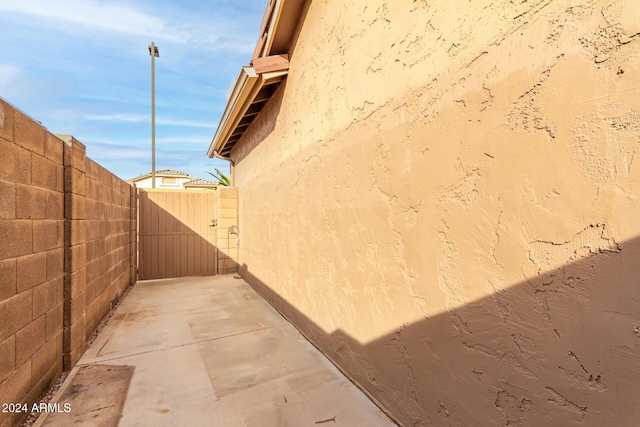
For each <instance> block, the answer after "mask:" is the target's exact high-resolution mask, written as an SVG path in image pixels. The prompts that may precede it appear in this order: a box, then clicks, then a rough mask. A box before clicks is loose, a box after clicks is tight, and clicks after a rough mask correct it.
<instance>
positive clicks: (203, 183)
mask: <svg viewBox="0 0 640 427" xmlns="http://www.w3.org/2000/svg"><path fill="white" fill-rule="evenodd" d="M182 185H183V186H184V187H185V188H186V187H198V188H213V187H218V185H220V184H218V183H217V182H213V181H209V180H206V179H194V180H192V181H189V182H185V183H184V184H182Z"/></svg>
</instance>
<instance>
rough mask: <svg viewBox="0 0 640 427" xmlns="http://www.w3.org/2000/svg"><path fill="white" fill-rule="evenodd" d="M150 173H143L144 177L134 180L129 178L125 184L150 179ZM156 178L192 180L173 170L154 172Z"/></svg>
mask: <svg viewBox="0 0 640 427" xmlns="http://www.w3.org/2000/svg"><path fill="white" fill-rule="evenodd" d="M151 175H152V173H151V172H149V173H145V174H144V175H140V176H137V177H135V178H131V179H130V180H128V181H127V182H135V181H140V180H141V179H145V178H149V177H151ZM156 177H180V178H192V177H191V175H189V174H188V173H184V172H180V171H177V170H175V169H163V170H161V171H156Z"/></svg>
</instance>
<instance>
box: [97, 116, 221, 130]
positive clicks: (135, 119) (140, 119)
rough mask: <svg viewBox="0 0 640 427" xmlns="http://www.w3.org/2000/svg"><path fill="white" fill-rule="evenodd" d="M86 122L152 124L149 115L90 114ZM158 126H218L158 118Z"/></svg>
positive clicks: (209, 123) (208, 127)
mask: <svg viewBox="0 0 640 427" xmlns="http://www.w3.org/2000/svg"><path fill="white" fill-rule="evenodd" d="M85 119H86V120H98V121H109V122H129V123H140V122H149V123H150V122H151V116H150V115H148V114H90V115H88V116H86V117H85ZM156 124H157V125H166V126H179V127H193V128H207V129H215V128H216V127H217V125H216V124H215V123H214V122H213V121H211V122H197V121H193V120H175V119H166V118H156Z"/></svg>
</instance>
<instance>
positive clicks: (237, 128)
mask: <svg viewBox="0 0 640 427" xmlns="http://www.w3.org/2000/svg"><path fill="white" fill-rule="evenodd" d="M286 75H287V70H279V71H270V72H263V73H257V72H256V69H255V68H254V67H242V70H241V71H240V75H239V76H238V79H237V80H236V83H235V85H234V87H233V91H232V92H231V96H230V97H229V101H228V102H227V106H226V108H225V110H224V114H223V115H222V118H221V119H220V124H219V125H218V128H217V129H216V134H215V135H214V137H213V140H212V141H211V145H210V146H209V150H208V151H207V156H209V157H213V156H214V155H217V156H218V157H222V158H225V159H228V158H229V153H230V152H231V149H233V147H234V146H235V144H236V142H237V141H238V140H239V139H240V137H241V136H242V135H243V134H244V132H245V131H246V130H247V128H248V127H249V125H250V124H251V123H252V122H253V120H254V119H255V117H256V116H257V115H258V113H259V112H260V111H261V110H262V107H263V106H264V104H265V103H266V102H267V101H268V100H269V99H270V98H271V96H272V95H273V92H274V91H275V87H274V85H276V83H280V82H281V81H282V79H284V77H285V76H286Z"/></svg>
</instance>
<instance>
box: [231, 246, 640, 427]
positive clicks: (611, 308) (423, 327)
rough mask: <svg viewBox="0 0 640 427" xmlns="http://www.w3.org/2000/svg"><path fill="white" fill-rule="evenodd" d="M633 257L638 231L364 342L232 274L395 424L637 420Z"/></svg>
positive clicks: (638, 282)
mask: <svg viewBox="0 0 640 427" xmlns="http://www.w3.org/2000/svg"><path fill="white" fill-rule="evenodd" d="M639 261H640V238H635V239H632V240H630V241H627V242H625V243H622V244H619V245H618V246H617V248H615V250H613V251H607V252H598V253H589V254H588V255H587V256H584V257H582V258H580V259H577V260H576V261H574V262H572V263H570V264H566V265H564V266H563V267H561V268H559V269H556V270H553V271H550V272H547V273H544V274H540V275H539V276H538V277H537V278H536V280H534V281H526V282H522V283H519V284H517V285H514V286H512V287H509V288H508V289H506V290H504V291H497V292H492V293H491V294H489V295H487V296H486V297H484V298H483V299H480V300H477V301H474V302H472V303H469V304H467V305H465V306H462V307H459V308H456V309H452V310H450V311H447V312H444V313H442V314H438V315H436V316H433V317H428V318H425V319H424V320H421V321H419V322H416V323H413V324H406V325H405V326H403V327H401V328H400V329H398V330H396V331H395V332H394V333H392V334H389V335H385V336H382V337H380V338H378V339H376V340H374V341H371V342H364V343H363V342H359V341H357V340H355V339H354V338H353V337H351V336H349V334H347V333H345V332H344V331H342V330H337V331H335V332H333V333H331V334H328V333H327V332H325V331H323V330H322V329H320V328H319V327H318V326H317V325H315V324H314V323H313V322H312V321H311V320H310V319H309V318H308V317H306V316H305V315H304V314H303V313H302V312H300V311H299V310H298V309H296V307H294V306H292V305H290V304H289V303H288V302H287V301H285V300H284V299H282V298H281V297H280V295H278V294H277V293H276V292H275V291H273V289H272V287H270V286H269V284H266V283H263V282H262V281H260V279H259V278H258V277H255V276H253V275H252V274H251V272H250V269H249V268H250V266H247V265H246V264H245V265H243V266H242V268H241V273H242V274H243V276H244V277H245V278H246V280H247V281H248V282H249V283H250V284H251V285H252V286H253V287H254V288H255V289H256V290H257V291H258V292H259V293H261V294H262V295H263V296H264V297H265V298H266V299H267V300H268V301H269V302H271V303H272V304H273V305H274V306H275V307H276V308H277V309H278V310H280V311H281V312H282V313H283V314H284V315H285V316H286V317H287V318H288V319H289V320H290V321H291V322H292V323H294V324H295V325H296V326H297V327H298V328H299V329H301V330H302V332H303V333H304V334H305V335H306V336H307V337H308V338H309V339H310V340H311V341H312V342H314V343H315V344H316V345H318V346H319V347H320V348H321V349H322V350H323V351H324V352H325V353H326V354H327V355H328V356H329V357H330V358H331V359H332V360H333V361H334V362H335V363H337V364H338V365H339V366H340V367H341V368H342V369H344V370H345V371H346V372H348V374H349V375H350V376H351V377H352V378H353V379H355V381H356V382H357V383H359V384H360V385H361V386H362V387H363V388H364V389H366V390H367V391H368V392H369V393H370V394H371V395H372V396H373V397H374V398H375V399H376V400H378V401H379V402H380V403H381V404H382V406H384V407H385V408H387V409H388V410H389V411H390V412H391V413H392V414H393V415H394V416H395V417H396V418H397V419H398V420H399V421H400V422H401V423H402V424H403V425H407V426H409V425H411V426H431V425H439V426H440V425H449V426H469V425H474V426H497V425H523V426H541V425H552V426H571V425H580V426H603V425H615V426H632V425H634V426H635V425H638V424H637V423H638V420H639V419H640V404H638V403H639V401H638V399H639V398H638V396H640V357H638V355H639V354H640V262H639ZM487 286H488V288H489V289H490V288H491V285H490V284H489V283H488V284H487Z"/></svg>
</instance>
